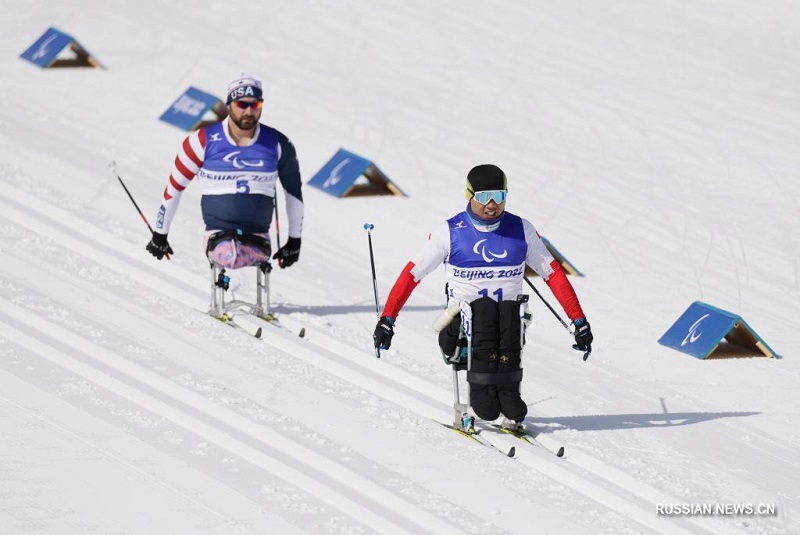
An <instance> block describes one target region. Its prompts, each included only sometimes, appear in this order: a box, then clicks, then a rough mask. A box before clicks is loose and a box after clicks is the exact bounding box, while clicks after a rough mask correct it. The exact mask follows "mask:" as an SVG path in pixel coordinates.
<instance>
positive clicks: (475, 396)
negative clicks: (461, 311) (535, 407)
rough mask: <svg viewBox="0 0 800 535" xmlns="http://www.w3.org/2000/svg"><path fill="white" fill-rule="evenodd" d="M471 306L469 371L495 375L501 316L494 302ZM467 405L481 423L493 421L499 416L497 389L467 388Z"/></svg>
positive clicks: (477, 302) (472, 385)
mask: <svg viewBox="0 0 800 535" xmlns="http://www.w3.org/2000/svg"><path fill="white" fill-rule="evenodd" d="M470 305H471V306H472V371H473V372H476V373H491V374H494V373H497V354H498V347H499V321H500V314H499V310H498V308H497V302H495V301H493V300H492V299H490V298H488V297H481V298H480V299H477V300H475V301H473V302H472V303H470ZM469 404H470V406H471V407H472V410H473V411H474V412H475V414H476V415H477V416H478V417H479V418H481V419H482V420H489V421H491V420H496V419H497V418H498V417H499V416H500V400H499V398H498V397H497V385H495V384H479V383H473V382H470V384H469Z"/></svg>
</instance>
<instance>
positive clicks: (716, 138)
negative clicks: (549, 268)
mask: <svg viewBox="0 0 800 535" xmlns="http://www.w3.org/2000/svg"><path fill="white" fill-rule="evenodd" d="M373 4H375V3H367V2H356V1H353V0H347V1H342V2H336V3H323V2H311V1H298V2H258V3H256V2H252V3H249V2H243V3H238V4H233V3H229V2H217V1H211V2H187V1H176V2H170V3H167V2H164V3H162V2H156V1H153V0H139V1H137V2H130V1H126V0H109V1H106V2H99V1H97V0H82V1H79V2H58V3H56V2H48V1H43V0H40V1H31V2H27V3H25V6H24V8H23V7H22V6H20V5H18V4H17V3H11V2H10V1H8V0H0V7H2V8H3V9H0V24H2V26H3V28H5V31H3V32H1V33H0V51H1V52H2V53H0V72H2V73H3V74H2V76H0V100H1V102H2V104H3V105H2V107H0V126H2V128H0V222H2V224H1V225H0V252H2V262H1V263H0V533H21V534H32V533H59V534H67V533H69V534H71V533H76V534H77V533H401V532H408V533H437V534H438V533H487V534H489V533H491V534H495V533H514V534H523V533H534V532H536V533H561V532H570V533H573V534H583V533H586V534H590V533H615V534H616V533H657V534H673V533H690V534H706V533H715V534H716V533H742V534H764V533H768V534H772V533H786V534H789V533H797V532H800V518H798V515H800V483H798V482H800V458H798V455H797V451H798V447H800V431H798V429H800V427H799V426H798V423H797V422H798V420H799V419H800V414H799V413H798V406H800V389H798V384H799V383H800V366H798V364H797V357H798V356H799V355H800V353H799V349H798V348H800V334H798V331H799V330H800V326H799V325H798V319H797V318H798V317H800V234H799V233H798V229H800V182H799V181H798V180H797V172H798V169H800V155H799V153H798V150H797V147H798V142H800V93H799V92H798V89H797V88H798V87H800V57H798V56H800V54H799V53H798V51H800V35H798V33H797V30H796V26H797V24H796V21H797V20H800V5H798V4H797V3H796V2H787V1H780V0H778V1H775V2H769V3H766V4H758V5H757V4H755V3H752V2H744V1H741V0H735V1H730V2H716V1H710V0H703V1H700V2H690V3H680V2H679V3H675V2H668V1H665V0H658V1H653V2H647V3H641V2H616V1H610V2H603V3H591V2H583V3H581V2H569V3H563V2H561V3H553V2H542V1H535V2H524V3H517V4H515V5H509V4H507V3H506V4H502V5H501V4H499V3H492V4H488V3H486V2H477V1H475V0H468V1H462V2H453V1H450V0H447V1H445V2H437V3H431V2H422V1H419V0H407V1H405V2H383V3H381V5H380V6H377V5H373ZM49 26H55V27H56V28H59V29H60V30H62V31H65V32H67V33H69V34H71V35H73V36H74V37H76V38H77V40H78V41H79V42H80V43H81V44H82V45H83V46H84V47H86V48H87V49H88V50H89V51H90V52H91V53H92V54H93V55H94V56H95V57H96V58H97V59H99V61H100V62H101V63H103V64H104V65H106V66H107V67H108V68H107V70H94V69H83V70H49V71H45V70H40V69H38V68H36V67H35V66H33V65H32V64H30V63H28V62H26V61H23V60H21V59H19V54H20V53H21V52H22V51H23V50H25V49H26V48H27V47H28V45H30V44H31V43H32V42H33V41H34V40H36V38H38V37H39V35H41V34H42V33H43V32H44V31H45V30H46V29H47V28H48V27H49ZM242 71H246V72H251V73H254V74H256V75H258V76H260V77H261V78H262V79H263V81H264V87H265V95H266V103H265V109H264V116H263V120H264V121H265V122H267V123H268V124H271V125H274V126H276V127H277V128H279V129H280V130H282V131H283V132H285V133H286V134H287V135H289V137H290V138H291V139H292V140H293V142H294V143H295V145H296V146H297V150H298V154H299V157H300V163H301V171H302V173H303V176H304V177H305V179H306V180H307V179H308V178H310V177H311V176H312V175H313V174H314V173H315V172H316V171H317V170H318V169H319V168H320V167H321V166H322V165H323V164H324V163H325V162H326V161H327V159H328V158H329V157H330V156H331V155H332V154H333V153H334V152H335V151H336V150H337V149H338V148H339V147H344V148H347V149H348V150H351V151H354V152H356V153H358V154H361V155H363V156H365V157H367V158H369V159H371V160H373V161H375V162H376V163H377V164H378V165H379V166H380V167H381V169H382V170H383V171H385V172H386V173H387V174H388V175H389V176H390V177H391V178H392V179H393V180H394V181H395V182H396V183H397V184H398V185H399V186H400V187H401V188H402V189H403V190H404V191H406V192H407V193H408V194H409V197H407V198H395V197H392V198H389V197H375V198H355V199H334V198H333V197H330V196H328V195H326V194H324V193H322V192H319V191H318V190H315V189H313V188H306V190H305V192H304V196H305V203H306V221H305V233H304V236H303V249H302V254H301V260H300V263H298V264H297V265H296V266H293V267H291V268H290V269H288V270H285V271H284V270H276V271H275V272H274V273H273V276H272V279H271V282H272V287H273V292H272V296H273V301H274V304H275V310H276V311H277V312H278V313H279V314H280V315H281V317H282V319H283V320H284V323H285V325H286V327H287V329H283V330H282V329H277V328H272V327H270V326H268V325H267V326H265V332H264V336H263V339H262V340H257V339H255V338H253V337H248V336H247V335H246V334H245V333H243V332H240V331H237V330H234V329H231V328H229V327H227V326H225V325H223V324H221V323H219V322H217V321H215V320H213V319H211V318H209V317H207V316H205V315H204V314H203V313H202V311H203V310H205V309H206V307H207V303H208V297H209V290H208V269H207V263H206V262H205V260H204V258H203V249H202V242H201V240H202V230H203V229H202V224H201V219H200V213H199V192H198V191H196V190H194V189H192V188H189V190H187V193H186V195H185V198H184V200H183V201H182V206H181V210H180V212H179V213H178V216H177V218H176V220H175V223H174V225H173V230H172V232H171V233H170V242H171V244H172V245H173V248H174V249H175V255H174V257H173V259H172V260H171V261H163V262H157V261H156V260H154V259H153V258H152V257H150V255H148V254H147V253H146V251H145V250H144V245H145V244H146V242H147V240H148V234H147V231H146V229H145V228H144V225H143V224H142V221H141V219H140V218H139V216H138V214H137V213H136V211H135V210H134V208H133V206H132V205H131V203H130V201H129V199H128V198H127V197H126V195H125V193H124V191H123V190H122V188H121V187H120V185H119V183H118V182H117V180H116V178H115V177H114V176H113V175H112V174H111V173H110V172H109V169H108V163H109V162H110V161H112V160H113V161H116V163H117V170H118V171H119V173H120V175H121V176H122V177H123V178H124V179H125V181H126V183H127V185H128V187H129V188H130V190H131V192H132V194H133V195H134V196H135V198H136V200H137V202H138V203H139V205H140V206H141V207H142V208H143V210H145V212H146V215H147V217H149V218H153V217H155V212H156V210H157V208H158V204H159V199H160V196H161V193H162V191H163V188H164V185H165V181H166V178H167V176H168V174H169V170H170V167H171V164H172V160H173V158H174V155H175V152H176V150H177V148H178V146H179V145H180V143H181V141H182V140H183V137H184V135H185V134H184V133H183V132H181V131H180V130H178V129H176V128H174V127H172V126H170V125H168V124H166V123H163V122H160V121H158V117H159V116H160V115H161V113H162V112H163V111H164V110H165V109H166V108H167V107H168V106H169V105H170V103H171V102H172V101H173V100H174V99H175V98H177V96H179V95H180V94H181V93H182V92H183V91H184V90H185V89H186V88H187V87H189V86H196V87H198V88H201V89H203V90H205V91H208V92H210V93H214V94H217V95H222V94H223V92H224V89H225V87H226V85H227V83H228V81H229V80H231V79H232V78H233V77H235V76H236V75H238V74H239V73H240V72H242ZM486 162H491V163H495V164H497V165H499V166H500V167H502V168H503V169H504V170H505V172H506V174H507V175H508V176H509V180H510V194H509V201H508V209H509V210H510V211H512V212H515V213H518V214H520V215H523V216H525V217H527V218H528V219H530V220H531V221H533V222H534V224H536V225H537V227H538V229H539V230H540V232H541V233H542V234H543V235H544V236H546V237H547V238H549V239H550V241H551V242H553V244H554V245H555V246H556V247H557V248H558V249H559V250H560V251H561V252H562V253H564V254H565V255H566V256H567V258H569V260H570V261H572V262H573V263H574V264H575V265H577V266H578V268H579V269H580V270H581V271H583V272H584V273H585V274H586V277H584V278H579V279H573V284H574V285H575V287H576V290H577V292H578V295H579V296H580V297H581V300H582V304H583V307H584V309H585V310H586V312H587V314H588V317H589V320H590V322H591V323H592V327H593V331H594V333H595V337H596V346H595V352H594V354H593V355H592V357H591V358H590V359H589V360H588V361H587V362H583V361H581V359H580V355H579V354H578V353H577V352H575V351H573V350H572V349H571V348H570V343H571V340H570V338H569V336H568V335H567V334H566V333H565V331H564V329H563V328H562V327H561V325H559V324H558V322H557V321H556V320H555V318H553V317H552V316H551V315H550V313H549V312H548V311H547V310H546V308H545V307H544V306H543V305H541V304H540V303H539V302H538V301H537V300H535V297H534V302H533V303H532V307H533V311H534V324H533V326H532V330H530V331H529V344H528V345H527V347H526V351H525V356H524V366H525V379H524V381H523V395H524V398H525V399H526V400H527V401H528V403H529V404H530V413H529V416H528V418H527V422H526V423H527V424H528V425H529V426H530V427H533V428H535V429H537V430H538V431H540V432H541V435H540V436H541V438H542V441H543V443H544V444H545V445H546V446H549V447H552V446H555V445H565V446H566V449H567V454H566V456H565V457H564V458H563V459H558V458H556V457H555V456H554V455H552V453H550V452H548V451H547V450H546V449H545V448H543V447H541V448H534V447H527V446H525V445H524V444H521V443H519V442H518V441H517V442H516V443H515V442H514V441H515V440H516V439H513V438H512V437H508V436H497V437H495V439H496V440H497V442H498V443H499V444H501V445H502V446H503V447H510V446H512V445H514V446H516V447H517V452H518V453H517V456H516V458H513V459H510V458H507V457H504V456H503V455H500V454H498V453H497V452H495V451H492V450H490V449H489V448H483V447H481V446H479V445H477V444H474V443H471V442H470V441H468V440H466V439H464V438H461V437H459V436H457V435H456V434H455V433H453V432H451V431H449V430H447V429H445V428H444V427H442V426H440V425H438V424H437V423H436V422H437V421H442V422H446V421H448V420H449V419H450V418H451V414H452V411H451V408H450V404H451V402H452V384H451V373H450V370H449V369H448V368H447V367H445V366H444V365H443V364H442V361H441V358H440V357H439V354H438V350H437V347H436V342H435V340H436V337H435V334H434V333H433V331H432V330H431V327H430V324H431V322H432V320H433V319H434V318H435V316H436V315H437V314H438V312H439V310H440V309H441V307H442V305H443V296H442V285H443V281H444V276H443V274H442V273H441V272H437V273H435V274H433V275H431V276H430V277H428V279H426V280H425V281H423V283H422V284H421V285H420V286H419V287H418V288H417V290H416V292H415V293H414V295H413V296H412V298H411V300H410V301H409V303H408V305H407V306H406V308H405V309H404V310H403V312H402V313H401V315H400V318H399V321H398V325H397V329H396V333H397V335H396V337H395V341H394V344H393V347H392V350H391V351H388V352H386V353H384V355H383V357H382V358H381V359H380V360H377V359H375V358H374V356H373V354H372V350H371V333H372V330H373V328H374V324H375V306H374V297H373V292H372V281H371V273H370V265H369V255H368V250H367V237H366V235H365V232H364V230H363V224H364V223H365V222H370V223H373V224H374V225H375V230H374V232H373V241H374V246H375V256H376V264H377V265H376V268H377V273H378V288H379V293H380V295H381V296H382V297H385V295H386V294H387V293H388V291H389V288H390V286H391V284H392V283H393V281H394V278H395V277H396V276H397V274H398V273H399V272H400V270H401V269H402V267H403V266H404V265H405V263H406V262H407V260H408V259H409V257H410V256H411V255H412V254H413V253H414V252H415V251H416V249H417V248H418V247H419V246H420V245H421V244H422V241H423V240H424V239H425V237H426V235H427V232H428V231H429V230H430V229H431V228H432V227H433V226H434V225H435V224H436V223H437V222H439V221H440V220H442V219H444V218H446V217H448V216H450V215H452V214H454V213H456V212H457V211H459V210H461V209H463V206H464V204H465V201H464V197H463V188H464V178H465V175H466V172H467V171H468V170H469V169H470V168H471V167H472V166H473V165H475V164H479V163H486ZM282 215H283V214H282ZM282 237H283V238H284V239H285V231H284V235H283V236H282ZM252 278H254V275H252V274H250V273H247V272H238V273H234V274H233V290H234V293H235V294H236V295H238V296H241V297H247V296H248V294H249V292H252V290H253V282H254V281H253V280H251V279H252ZM538 284H539V288H540V289H542V290H544V294H545V295H546V296H548V297H549V294H548V292H547V291H546V289H545V287H544V285H542V284H541V282H540V281H539V282H538ZM695 300H702V301H705V302H708V303H711V304H713V305H715V306H717V307H720V308H723V309H726V310H730V311H732V312H734V313H737V314H740V315H741V316H742V317H744V318H745V319H746V321H747V322H748V323H749V324H750V325H751V326H752V327H753V328H754V329H755V330H756V331H757V332H758V334H760V335H761V336H762V337H763V338H764V339H765V340H766V341H767V342H768V343H769V345H770V346H771V347H772V348H773V349H775V350H776V351H777V352H778V353H780V354H781V356H782V357H783V358H782V359H779V360H778V359H766V358H744V359H724V360H722V359H717V360H709V361H699V360H696V359H694V358H692V357H689V356H686V355H683V354H681V353H678V352H675V351H673V350H670V349H667V348H665V347H663V346H661V345H659V344H658V343H657V342H656V341H657V340H658V338H659V337H660V336H661V335H662V334H663V333H664V332H665V331H666V330H667V329H668V328H669V327H670V325H671V324H672V323H673V322H674V321H675V320H676V319H677V318H678V317H679V316H680V314H681V313H682V312H683V311H684V309H685V308H686V307H687V306H688V305H689V304H691V303H692V302H693V301H695ZM551 301H552V299H551ZM246 323H247V326H248V327H251V323H249V322H246ZM303 326H304V327H306V329H307V331H308V334H307V336H306V338H304V339H300V338H299V337H297V336H295V334H294V333H296V331H297V330H298V329H299V328H300V327H303ZM708 504H711V505H714V506H716V505H722V506H731V507H733V506H736V507H739V506H745V505H752V506H759V505H767V506H769V507H772V506H774V507H775V512H774V514H743V515H742V514H740V515H736V514H728V515H722V514H716V515H702V514H682V515H665V514H659V509H661V510H662V511H663V510H667V511H674V510H675V509H676V508H680V507H683V506H697V505H708Z"/></svg>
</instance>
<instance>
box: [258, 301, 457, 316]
mask: <svg viewBox="0 0 800 535" xmlns="http://www.w3.org/2000/svg"><path fill="white" fill-rule="evenodd" d="M442 309H443V308H442V307H441V306H436V305H427V306H420V305H417V306H414V305H410V306H405V307H403V310H405V311H418V312H430V311H435V312H440V311H441V310H442ZM270 310H271V311H272V312H275V313H276V314H292V313H301V314H309V315H311V316H334V315H340V314H353V313H356V312H365V313H370V312H371V313H372V314H374V313H375V303H372V304H364V305H361V304H352V305H314V306H301V305H286V304H275V305H272V306H270Z"/></svg>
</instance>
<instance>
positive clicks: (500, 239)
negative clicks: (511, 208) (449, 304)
mask: <svg viewBox="0 0 800 535" xmlns="http://www.w3.org/2000/svg"><path fill="white" fill-rule="evenodd" d="M551 262H553V256H552V255H551V254H550V252H549V251H548V250H547V248H546V247H545V245H544V242H543V241H542V239H541V237H540V236H539V234H538V232H536V229H535V228H534V226H533V224H532V223H530V222H529V221H528V220H526V219H523V218H521V217H519V216H516V215H514V214H512V213H509V212H507V211H506V212H504V213H503V215H502V217H501V218H500V221H498V222H495V223H493V224H490V225H486V224H483V223H482V222H480V221H478V220H476V219H474V218H472V217H470V215H469V214H468V213H467V212H466V211H464V212H461V213H460V214H457V215H456V216H454V217H452V218H450V219H448V220H447V221H445V222H444V223H442V224H441V225H439V226H437V227H436V228H435V229H434V230H433V231H432V232H431V234H430V239H429V240H428V242H427V243H426V244H425V246H424V247H423V248H422V249H421V250H420V251H419V252H418V253H417V255H416V256H415V257H414V258H413V259H412V263H413V267H412V268H411V274H412V275H413V277H414V280H415V281H420V280H421V279H423V278H424V277H425V276H427V275H428V274H429V273H430V272H432V271H433V270H434V269H436V267H438V266H439V264H441V263H444V265H445V269H446V277H447V287H448V297H449V299H451V300H452V299H454V300H457V301H458V300H464V301H468V302H471V301H473V300H475V299H478V298H479V297H489V298H491V299H494V300H495V301H502V300H504V299H506V300H507V299H511V300H513V299H516V297H517V295H519V294H521V293H523V291H522V290H523V288H522V282H523V277H524V276H525V264H528V265H529V266H531V268H533V269H534V270H535V271H536V272H537V273H539V275H541V276H542V277H544V278H545V279H547V278H548V277H549V276H550V274H551V273H552V272H553V267H552V265H551Z"/></svg>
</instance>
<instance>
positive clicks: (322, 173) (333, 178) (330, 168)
mask: <svg viewBox="0 0 800 535" xmlns="http://www.w3.org/2000/svg"><path fill="white" fill-rule="evenodd" d="M370 165H372V162H370V161H369V160H367V159H366V158H362V157H361V156H359V155H357V154H353V153H352V152H350V151H347V150H344V149H339V151H338V152H337V153H336V154H334V155H333V158H331V159H330V160H328V163H326V164H325V165H324V166H323V167H322V169H320V170H319V171H318V172H317V174H316V175H314V176H313V177H312V178H311V180H309V181H308V184H309V185H310V186H314V187H316V188H319V189H321V190H322V191H324V192H326V193H330V194H331V195H333V196H334V197H342V196H343V195H344V194H345V193H347V191H348V190H349V189H350V187H351V186H352V185H353V183H355V181H356V180H358V178H359V177H360V176H361V175H363V174H364V171H366V170H367V168H368V167H369V166H370Z"/></svg>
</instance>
